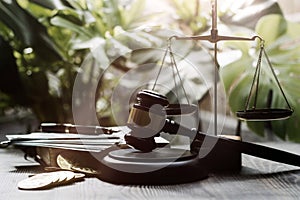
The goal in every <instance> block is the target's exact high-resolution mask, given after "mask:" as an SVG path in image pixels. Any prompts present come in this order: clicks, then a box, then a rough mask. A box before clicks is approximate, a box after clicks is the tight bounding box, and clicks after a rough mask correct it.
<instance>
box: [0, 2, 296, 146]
mask: <svg viewBox="0 0 300 200" xmlns="http://www.w3.org/2000/svg"><path fill="white" fill-rule="evenodd" d="M155 2H156V3H155ZM224 2H225V1H224ZM224 2H223V4H222V2H219V3H220V6H219V7H220V10H219V13H218V14H219V28H220V29H221V30H222V34H223V33H224V34H230V35H242V36H249V35H254V34H255V35H256V34H258V35H260V36H262V37H263V38H264V39H265V40H266V50H267V53H268V55H269V57H270V59H271V61H272V63H273V66H274V68H275V70H276V73H277V75H278V79H279V80H280V83H281V85H282V86H283V89H284V91H285V93H286V95H287V97H288V100H289V102H290V104H291V105H292V107H293V109H294V115H293V116H292V118H290V119H288V120H285V121H276V122H272V124H271V129H272V131H273V132H274V133H275V134H276V135H278V136H279V137H280V138H282V139H289V140H292V141H297V142H299V141H300V135H299V134H298V133H299V132H300V130H299V129H300V127H299V118H300V111H299V108H298V107H299V106H298V104H299V102H300V96H299V95H300V91H299V88H300V87H299V77H300V70H299V58H300V55H299V52H300V51H299V50H300V49H299V48H300V45H299V32H300V27H299V26H300V25H299V23H295V22H289V21H287V20H286V19H285V18H284V15H283V13H282V11H281V9H280V6H279V5H278V4H277V3H276V2H274V1H273V0H250V1H239V2H236V1H231V2H232V4H227V5H226V4H225V3H224ZM208 3H209V1H199V0H193V1H185V0H164V1H147V0H0V46H1V48H0V51H1V53H0V55H1V57H0V63H1V64H0V100H1V101H0V112H1V115H5V114H6V113H7V111H8V110H11V109H12V108H13V110H16V109H18V108H30V110H31V111H32V112H33V113H34V114H35V116H37V118H38V120H39V121H41V122H44V121H48V122H49V121H51V122H72V120H73V119H72V100H74V99H72V98H73V97H72V89H73V85H74V81H75V78H76V76H77V75H78V74H81V75H82V76H80V77H81V80H80V81H81V84H82V85H84V86H86V87H87V88H89V86H90V85H93V84H94V82H95V81H98V80H96V79H95V77H97V76H98V75H99V74H101V73H103V72H105V75H104V76H103V77H102V78H101V80H100V82H99V86H98V90H97V91H98V92H97V99H96V102H95V104H93V105H86V106H87V107H86V109H89V107H91V106H96V109H97V115H98V117H99V119H101V124H102V125H113V124H115V122H114V120H113V119H112V113H111V109H110V108H111V106H112V105H111V104H110V98H111V96H110V94H111V93H112V91H113V90H114V88H115V86H116V84H118V80H119V78H120V77H122V76H123V75H124V74H125V73H126V72H129V71H130V70H132V69H133V68H136V67H137V66H139V65H142V64H143V63H149V62H156V63H159V62H160V60H159V59H158V54H157V52H153V51H147V50H145V51H134V50H135V49H139V48H144V49H147V48H164V47H165V45H166V44H165V42H166V38H168V37H169V36H170V35H173V34H174V33H176V34H179V35H196V34H207V32H209V30H210V21H211V17H210V8H209V4H208ZM149 5H159V6H156V7H155V6H153V7H151V8H150V6H149ZM158 7H159V8H160V9H157V8H158ZM164 7H167V8H168V9H167V10H164V9H162V8H164ZM165 30H168V31H165ZM220 32H221V31H220ZM258 47H259V45H258V44H254V45H253V43H249V42H238V43H237V42H226V43H224V44H222V45H220V49H219V51H220V54H221V55H222V54H224V55H226V56H222V58H221V59H220V60H219V61H220V64H222V63H226V64H225V65H224V66H223V65H222V66H221V69H220V76H221V80H222V81H223V83H224V86H225V90H226V93H227V96H228V104H229V106H230V110H231V115H234V113H235V111H236V110H240V109H243V106H244V104H245V99H246V97H247V95H248V92H249V89H250V88H249V87H250V85H251V81H252V77H253V73H254V66H255V62H256V59H257V51H258ZM175 50H176V51H178V52H180V54H181V55H185V58H187V59H190V60H193V61H194V60H195V62H194V63H193V64H194V65H196V66H197V67H199V70H200V71H206V72H207V74H208V76H211V77H213V74H212V72H213V70H212V69H211V68H212V66H213V62H212V59H211V58H212V57H211V56H212V55H209V54H210V53H211V52H210V50H211V46H210V45H207V44H202V43H200V44H199V43H197V44H195V43H191V42H183V43H180V42H179V43H178V44H177V46H176V47H175ZM203 50H205V53H203V52H204V51H203ZM237 52H238V53H237ZM145 55H147V56H145ZM195 55H198V56H195ZM199 55H201V56H199ZM228 55H230V56H228ZM232 55H234V56H233V57H234V59H231V60H229V61H228V59H227V58H226V57H232ZM160 56H161V55H160ZM87 57H88V58H89V59H88V60H86V58H87ZM224 57H225V58H226V59H223V58H224ZM116 58H118V59H116ZM195 58H196V59H195ZM86 63H87V64H88V65H89V66H90V67H89V68H88V70H86V71H82V70H81V68H80V67H81V66H82V64H86ZM108 65H109V66H110V68H109V70H107V66H108ZM263 65H265V63H263ZM263 69H265V68H264V67H263ZM264 72H265V73H264V75H265V78H264V79H263V81H262V85H261V88H260V91H261V93H260V98H259V106H262V107H263V106H264V105H265V104H266V99H265V98H264V97H266V96H267V94H268V92H269V90H270V88H272V89H273V92H274V94H273V100H272V107H284V106H285V102H284V100H283V99H282V98H281V94H280V93H279V92H278V90H277V88H276V87H274V84H273V82H272V81H270V80H271V79H270V73H269V72H267V71H264ZM180 73H182V74H183V76H184V82H185V84H187V85H189V86H192V87H193V88H196V89H197V91H198V92H197V95H193V94H190V95H193V96H194V98H196V99H197V100H199V99H201V98H202V97H203V95H204V94H205V93H206V91H207V90H208V88H207V87H206V86H204V83H203V80H201V78H199V77H196V76H195V74H193V73H189V70H186V69H185V67H183V68H182V69H181V72H180ZM167 78H168V77H166V80H165V81H168V79H167ZM127 83H128V82H127ZM127 85H128V84H127ZM127 85H124V91H126V89H128V88H127ZM172 87H175V86H172ZM80 95H81V98H89V97H90V96H91V94H90V93H89V90H84V91H82V93H81V94H80ZM80 103H82V102H80V98H79V99H78V104H80ZM247 124H248V126H249V127H250V128H251V130H253V131H254V132H255V133H257V134H259V135H264V132H265V129H266V124H265V123H247ZM269 127H270V126H269Z"/></svg>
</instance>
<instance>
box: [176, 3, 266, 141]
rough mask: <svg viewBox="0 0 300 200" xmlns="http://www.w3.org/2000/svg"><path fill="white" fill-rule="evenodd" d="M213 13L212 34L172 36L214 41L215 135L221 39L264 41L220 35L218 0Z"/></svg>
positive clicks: (215, 131)
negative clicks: (219, 45)
mask: <svg viewBox="0 0 300 200" xmlns="http://www.w3.org/2000/svg"><path fill="white" fill-rule="evenodd" d="M211 8H212V10H211V13H212V26H211V31H210V35H198V36H186V37H179V36H172V37H171V38H175V39H176V40H195V41H198V40H203V41H209V42H211V43H214V64H215V70H214V87H213V94H214V97H213V99H214V101H213V103H214V135H218V106H217V104H218V100H217V97H218V91H217V84H218V74H219V63H218V57H217V56H218V42H219V41H226V40H227V41H228V40H243V41H254V40H255V39H257V38H258V39H259V40H260V41H263V39H262V38H261V37H260V36H257V35H256V36H253V37H252V38H245V37H235V36H222V35H218V28H217V18H218V17H217V9H218V1H217V0H211Z"/></svg>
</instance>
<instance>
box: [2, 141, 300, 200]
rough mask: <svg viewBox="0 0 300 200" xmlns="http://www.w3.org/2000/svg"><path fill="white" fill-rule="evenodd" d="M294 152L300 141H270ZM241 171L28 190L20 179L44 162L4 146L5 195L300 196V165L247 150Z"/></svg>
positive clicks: (91, 181)
mask: <svg viewBox="0 0 300 200" xmlns="http://www.w3.org/2000/svg"><path fill="white" fill-rule="evenodd" d="M264 145H269V146H273V147H276V148H280V149H283V150H287V151H290V152H294V153H298V154H299V153H300V144H293V143H265V144H264ZM242 159H243V162H242V163H243V167H242V171H241V172H239V173H230V174H211V175H210V176H209V178H207V179H204V180H202V181H198V182H193V183H188V184H179V185H164V186H127V185H113V184H110V183H106V182H103V181H101V180H99V179H97V178H85V179H84V180H83V181H81V182H75V183H73V184H71V185H64V186H60V187H55V188H52V189H48V190H37V191H24V190H19V189H18V188H17V183H18V182H19V181H20V180H23V179H25V178H27V177H28V176H29V175H31V174H35V173H38V172H41V170H42V169H41V167H39V165H37V164H36V163H34V162H29V161H27V160H25V159H24V158H23V153H22V152H21V151H19V150H17V149H14V148H8V149H0V175H1V179H0V182H1V187H0V199H1V200H10V199H22V200H26V199H30V200H35V199H37V200H45V199H49V200H50V199H51V200H54V199H66V200H67V199H72V200H75V199H76V200H78V199H114V200H115V199H116V200H117V199H139V200H140V199H172V200H175V199H185V200H188V199H299V198H300V169H299V168H297V167H292V166H288V165H284V164H279V163H275V162H271V161H266V160H263V159H259V158H254V157H251V156H247V155H243V157H242Z"/></svg>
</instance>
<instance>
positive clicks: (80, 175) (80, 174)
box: [75, 173, 85, 179]
mask: <svg viewBox="0 0 300 200" xmlns="http://www.w3.org/2000/svg"><path fill="white" fill-rule="evenodd" d="M84 177H85V174H83V173H75V179H82V178H84Z"/></svg>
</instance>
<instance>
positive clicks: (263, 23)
mask: <svg viewBox="0 0 300 200" xmlns="http://www.w3.org/2000/svg"><path fill="white" fill-rule="evenodd" d="M270 24H272V25H270ZM287 28H288V25H287V22H286V20H285V19H284V17H283V16H282V15H276V14H273V15H267V16H265V17H262V18H261V19H260V20H259V21H258V23H257V25H256V29H255V30H256V33H257V34H258V35H260V36H263V38H264V40H265V44H266V46H268V45H269V44H271V43H272V42H274V41H276V40H277V39H278V38H279V37H280V36H282V35H283V34H285V33H286V32H287Z"/></svg>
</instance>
